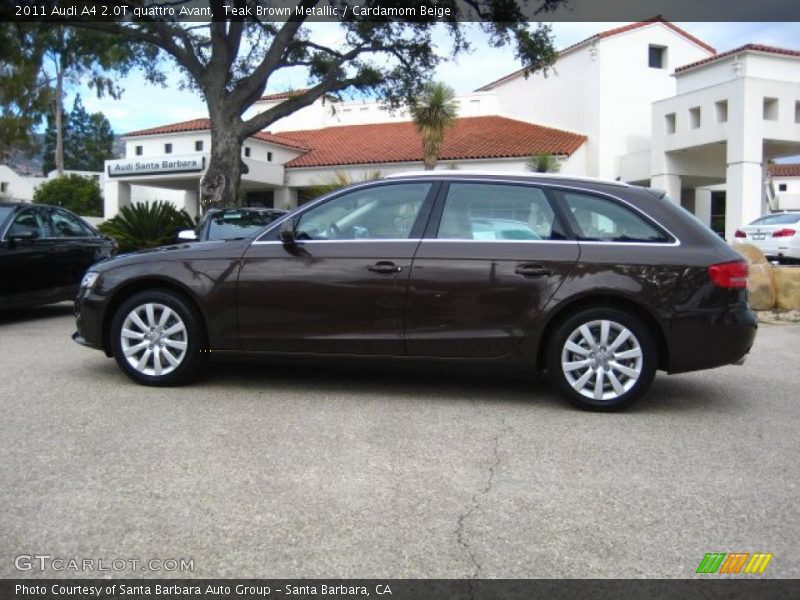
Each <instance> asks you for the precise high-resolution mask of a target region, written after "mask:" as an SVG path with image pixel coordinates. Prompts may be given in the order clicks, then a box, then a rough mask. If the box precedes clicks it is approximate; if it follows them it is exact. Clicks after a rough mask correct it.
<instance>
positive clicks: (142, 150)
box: [134, 146, 144, 156]
mask: <svg viewBox="0 0 800 600" xmlns="http://www.w3.org/2000/svg"><path fill="white" fill-rule="evenodd" d="M134 151H135V152H136V156H141V155H142V152H144V148H142V147H141V146H136V148H135V149H134Z"/></svg>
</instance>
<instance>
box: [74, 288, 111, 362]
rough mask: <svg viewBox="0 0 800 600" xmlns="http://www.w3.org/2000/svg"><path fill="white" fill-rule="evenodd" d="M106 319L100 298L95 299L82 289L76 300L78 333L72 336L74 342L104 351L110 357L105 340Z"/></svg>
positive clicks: (76, 326)
mask: <svg viewBox="0 0 800 600" xmlns="http://www.w3.org/2000/svg"><path fill="white" fill-rule="evenodd" d="M104 317H105V311H104V304H103V303H102V302H101V299H100V297H95V296H93V294H92V293H91V292H89V291H87V290H86V289H84V288H82V289H81V290H80V291H79V292H78V297H77V298H75V328H76V331H75V333H73V334H72V340H73V341H74V342H76V343H78V344H80V345H81V346H86V347H87V348H94V349H95V350H103V351H104V352H105V353H106V354H107V355H110V354H109V349H108V348H106V345H105V344H104V340H103V319H104Z"/></svg>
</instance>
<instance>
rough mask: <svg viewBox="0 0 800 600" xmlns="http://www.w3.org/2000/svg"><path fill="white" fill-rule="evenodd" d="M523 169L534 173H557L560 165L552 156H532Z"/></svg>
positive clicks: (545, 154)
mask: <svg viewBox="0 0 800 600" xmlns="http://www.w3.org/2000/svg"><path fill="white" fill-rule="evenodd" d="M525 168H526V169H528V171H533V172H534V173H558V172H559V171H560V170H561V163H560V162H558V158H556V157H555V156H553V155H552V154H548V153H543V154H534V155H533V156H531V157H530V158H529V159H528V161H527V162H526V163H525Z"/></svg>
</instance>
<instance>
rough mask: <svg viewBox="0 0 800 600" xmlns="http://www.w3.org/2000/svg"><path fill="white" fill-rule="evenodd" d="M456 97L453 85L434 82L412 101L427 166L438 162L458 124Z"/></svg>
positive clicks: (414, 117) (429, 167)
mask: <svg viewBox="0 0 800 600" xmlns="http://www.w3.org/2000/svg"><path fill="white" fill-rule="evenodd" d="M455 97H456V93H455V90H453V88H451V87H450V86H448V85H446V84H444V83H441V82H431V83H427V84H426V85H425V87H423V89H422V93H421V94H420V95H419V96H418V97H417V98H416V99H415V101H414V103H413V104H412V105H411V116H412V117H413V119H414V123H415V124H416V126H417V131H419V132H420V134H421V135H422V153H423V156H424V158H423V161H424V163H425V169H427V170H432V169H433V168H434V167H435V166H436V161H438V160H439V154H441V151H442V143H443V142H444V136H445V133H446V132H447V130H448V129H450V128H451V127H452V126H453V125H454V124H455V121H456V116H457V115H458V104H456V102H455Z"/></svg>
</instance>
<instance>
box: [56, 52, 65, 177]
mask: <svg viewBox="0 0 800 600" xmlns="http://www.w3.org/2000/svg"><path fill="white" fill-rule="evenodd" d="M54 102H55V106H56V114H55V117H56V119H55V122H56V157H55V158H56V173H57V174H58V176H59V177H63V175H64V124H63V122H62V120H61V114H62V113H63V111H64V69H63V68H62V65H61V55H59V56H58V58H57V59H56V97H55V99H54Z"/></svg>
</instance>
